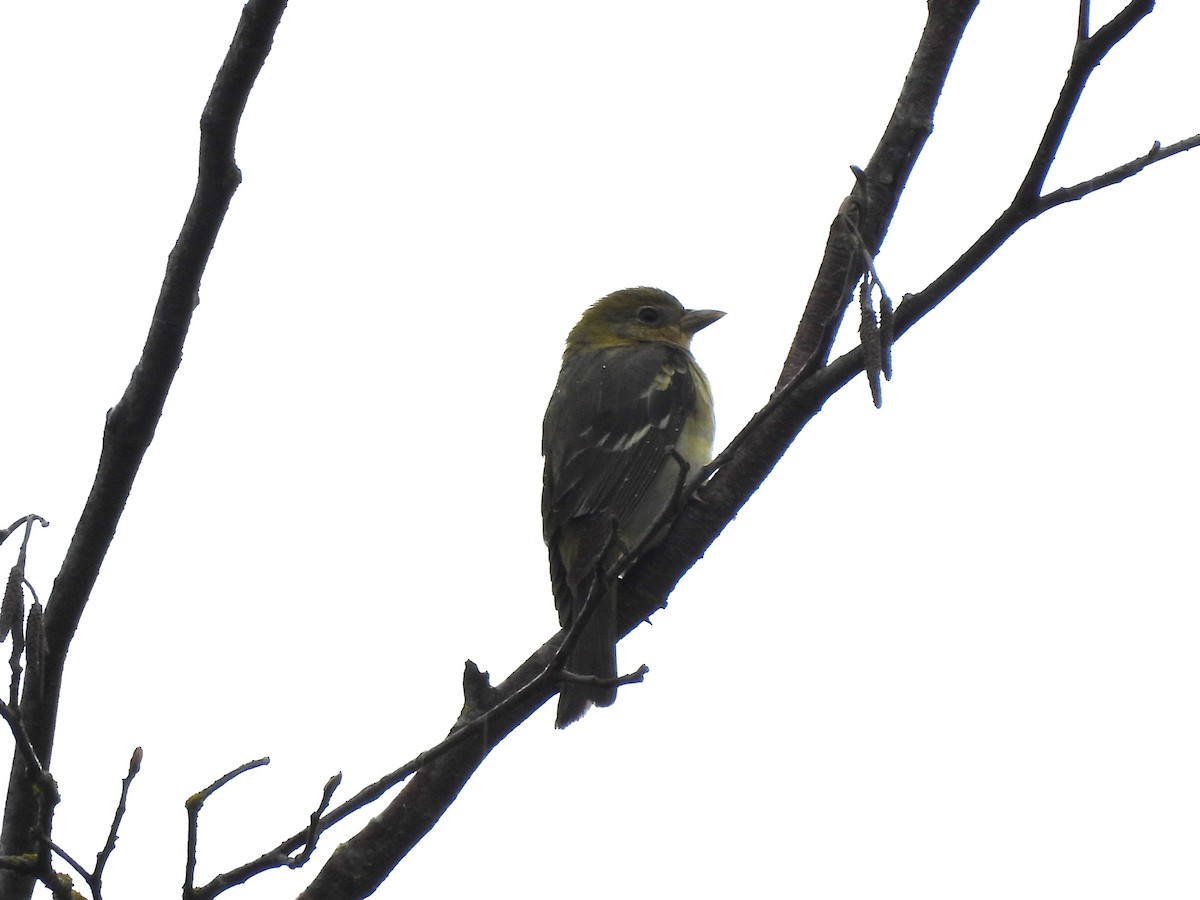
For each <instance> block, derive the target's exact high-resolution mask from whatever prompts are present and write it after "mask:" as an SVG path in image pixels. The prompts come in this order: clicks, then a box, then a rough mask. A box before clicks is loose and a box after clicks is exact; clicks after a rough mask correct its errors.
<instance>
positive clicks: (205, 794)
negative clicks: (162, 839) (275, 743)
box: [183, 756, 271, 900]
mask: <svg viewBox="0 0 1200 900" xmlns="http://www.w3.org/2000/svg"><path fill="white" fill-rule="evenodd" d="M270 762H271V759H270V757H267V756H264V757H262V758H261V759H252V760H250V761H249V762H245V763H242V764H241V765H240V766H238V767H237V768H236V769H233V770H232V771H229V772H226V773H225V774H224V775H222V776H221V777H220V778H218V779H217V780H216V781H214V782H213V783H212V784H210V785H209V786H208V787H206V788H204V789H203V790H201V791H197V792H196V793H194V794H192V796H190V797H188V798H187V801H186V802H185V803H184V804H183V805H184V807H185V808H186V809H187V814H188V835H187V861H186V863H185V869H184V876H183V896H184V900H191V898H193V897H198V896H203V895H202V894H198V893H197V892H196V891H195V889H194V885H195V883H196V843H197V840H198V833H199V830H200V810H201V809H202V808H203V807H204V803H205V801H206V800H208V798H209V797H211V796H212V795H213V794H215V793H216V792H217V791H219V790H220V789H221V788H223V787H225V785H227V784H229V782H231V781H233V779H235V778H237V777H238V776H239V775H241V774H243V773H245V772H249V771H250V770H251V769H257V768H259V767H261V766H266V765H269V764H270Z"/></svg>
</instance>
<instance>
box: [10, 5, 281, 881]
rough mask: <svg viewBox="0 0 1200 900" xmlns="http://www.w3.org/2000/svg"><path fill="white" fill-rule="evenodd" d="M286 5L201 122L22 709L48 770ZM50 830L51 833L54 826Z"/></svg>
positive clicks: (21, 797)
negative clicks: (85, 629)
mask: <svg viewBox="0 0 1200 900" xmlns="http://www.w3.org/2000/svg"><path fill="white" fill-rule="evenodd" d="M286 5H287V2H286V0H249V2H248V3H246V5H245V7H244V9H243V10H242V15H241V20H240V21H239V23H238V27H237V31H236V33H235V34H234V38H233V42H232V44H231V46H230V48H229V52H228V53H227V54H226V56H225V60H224V62H223V63H222V65H221V69H220V71H219V73H218V74H217V78H216V81H215V83H214V85H213V90H212V93H211V94H210V95H209V98H208V103H207V104H206V106H205V108H204V112H203V114H202V116H201V120H200V165H199V177H198V179H197V183H196V191H195V194H194V196H193V197H192V203H191V207H190V208H189V209H188V212H187V216H186V217H185V219H184V223H183V228H182V230H181V232H180V235H179V239H178V241H177V242H176V244H175V247H174V249H173V250H172V251H171V254H170V257H169V258H168V261H167V270H166V275H165V277H164V279H163V284H162V289H161V292H160V294H159V298H158V305H157V307H156V309H155V311H154V317H153V320H152V321H151V325H150V331H149V334H148V335H147V337H146V344H145V347H144V348H143V350H142V356H141V359H140V360H139V361H138V364H137V367H136V368H135V369H134V372H133V376H132V378H131V379H130V381H129V386H128V387H127V388H126V389H125V393H124V395H123V396H122V397H121V399H120V401H119V402H118V403H117V405H116V406H114V407H113V408H112V409H111V410H109V413H108V417H107V420H106V422H105V426H104V440H103V446H102V449H101V453H100V463H99V466H98V468H97V471H96V477H95V480H94V481H93V484H92V489H91V493H90V494H89V496H88V499H87V502H86V504H85V506H84V509H83V512H82V514H81V515H80V519H79V523H78V525H77V526H76V529H75V533H74V535H73V537H72V539H71V544H70V547H69V548H68V550H67V553H66V556H65V557H64V559H63V564H62V567H61V569H60V570H59V573H58V577H57V578H56V579H55V582H54V589H53V591H52V592H51V595H50V599H49V601H48V602H47V604H46V621H45V625H46V629H45V633H46V639H47V649H48V653H47V659H46V667H45V671H44V673H43V683H42V685H41V688H42V689H41V691H40V692H39V693H38V694H36V695H35V694H33V693H31V692H30V691H28V690H27V691H26V696H25V697H24V698H23V700H22V710H21V713H22V718H23V721H24V723H25V726H26V728H27V729H28V732H29V735H30V738H31V740H32V743H33V747H34V748H35V749H36V752H37V755H38V757H39V758H40V759H41V760H42V762H43V764H45V765H49V761H50V756H51V751H52V748H53V743H54V730H55V724H56V718H57V713H58V700H59V694H60V691H61V686H62V673H63V666H64V663H65V660H66V655H67V650H68V648H69V646H70V643H71V639H72V637H73V636H74V633H75V629H76V628H77V627H78V625H79V620H80V617H81V616H82V614H83V609H84V607H85V605H86V604H87V601H88V598H89V597H90V595H91V592H92V587H93V586H94V585H95V583H96V578H97V577H98V575H99V572H100V566H101V564H102V563H103V561H104V557H105V555H106V554H107V552H108V548H109V546H110V545H111V543H112V540H113V536H114V534H115V532H116V528H117V522H118V521H119V519H120V517H121V513H122V510H123V509H124V507H125V503H126V501H127V500H128V498H129V492H130V489H131V487H132V485H133V480H134V477H135V475H136V474H137V471H138V468H139V466H140V465H141V461H142V457H143V456H144V454H145V452H146V449H147V447H149V445H150V442H151V440H152V439H153V437H154V431H155V428H156V426H157V424H158V421H159V419H160V418H161V416H162V411H163V404H164V403H165V401H166V397H167V392H168V391H169V390H170V387H171V383H172V381H173V379H174V376H175V372H176V371H177V370H178V368H179V364H180V361H181V358H182V353H183V343H184V339H185V338H186V337H187V332H188V327H189V325H190V323H191V318H192V313H193V310H194V309H195V307H196V305H197V303H198V302H199V289H200V280H201V276H202V275H203V273H204V269H205V266H206V265H207V263H208V258H209V255H210V254H211V252H212V248H213V244H214V242H215V241H216V237H217V232H218V231H219V229H220V227H221V223H222V222H223V220H224V218H225V213H226V211H227V210H228V208H229V203H230V200H231V199H232V197H233V193H234V191H235V190H236V189H237V186H238V183H239V182H240V180H241V174H240V172H239V171H238V169H237V166H236V164H235V162H234V146H235V144H236V140H237V132H238V125H239V123H240V121H241V117H242V113H243V111H244V110H245V107H246V100H247V98H248V97H249V95H250V90H251V88H252V87H253V86H254V82H255V80H256V79H257V77H258V73H259V72H260V71H261V70H262V66H263V64H264V62H265V61H266V58H267V54H268V53H269V52H270V49H271V42H272V39H273V36H274V34H275V30H276V27H277V26H278V24H279V21H280V19H281V18H282V16H283V11H284V9H285V8H286ZM24 779H25V772H24V762H23V760H21V759H14V762H13V767H12V770H11V772H10V775H9V786H8V797H7V802H6V806H5V815H4V827H3V832H2V834H0V855H19V854H21V853H27V852H30V851H31V850H32V849H33V848H32V845H31V843H30V841H31V837H30V835H31V829H32V827H33V826H34V824H35V822H37V819H38V812H37V801H36V799H35V798H34V797H32V796H31V794H30V792H29V791H28V790H27V788H26V786H25V782H24ZM45 824H46V828H47V831H48V830H49V823H48V822H47V823H45ZM32 887H33V885H32V882H31V881H30V880H29V879H27V878H22V877H20V876H17V875H13V873H11V872H0V896H3V897H5V898H11V900H16V898H19V897H27V896H28V895H29V894H30V892H31V891H32Z"/></svg>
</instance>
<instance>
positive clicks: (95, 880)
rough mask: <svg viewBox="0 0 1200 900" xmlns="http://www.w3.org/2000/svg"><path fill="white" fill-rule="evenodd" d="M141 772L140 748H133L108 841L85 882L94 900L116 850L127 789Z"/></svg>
mask: <svg viewBox="0 0 1200 900" xmlns="http://www.w3.org/2000/svg"><path fill="white" fill-rule="evenodd" d="M141 770H142V748H141V747H135V748H134V750H133V754H132V755H131V756H130V757H129V771H128V773H126V775H125V777H124V778H122V779H121V799H120V800H118V801H117V808H116V810H115V811H114V812H113V820H112V825H111V826H110V827H109V829H108V840H106V841H105V842H104V847H103V848H102V849H101V850H100V852H99V853H97V854H96V868H95V869H94V870H93V871H92V873H91V874H90V875H89V876H87V882H88V885H89V886H90V887H91V889H92V895H93V896H94V898H95V900H100V884H101V882H102V881H103V880H104V867H105V866H107V865H108V860H109V857H111V856H112V855H113V851H114V850H116V849H117V832H118V831H119V830H120V828H121V820H122V819H124V818H125V803H126V801H128V799H129V788H130V786H131V785H132V784H133V779H134V778H136V777H137V774H138V772H140V771H141Z"/></svg>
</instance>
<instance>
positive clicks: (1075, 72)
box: [1013, 0, 1154, 205]
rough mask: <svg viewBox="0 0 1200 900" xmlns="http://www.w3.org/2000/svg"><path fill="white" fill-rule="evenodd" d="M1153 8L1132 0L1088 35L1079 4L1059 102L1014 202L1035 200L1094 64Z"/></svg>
mask: <svg viewBox="0 0 1200 900" xmlns="http://www.w3.org/2000/svg"><path fill="white" fill-rule="evenodd" d="M1152 9H1154V0H1133V2H1131V3H1130V4H1129V5H1128V6H1126V7H1125V8H1124V9H1123V10H1121V11H1120V12H1119V13H1117V14H1116V16H1114V17H1113V19H1112V21H1111V22H1109V23H1108V24H1107V25H1105V26H1104V27H1103V28H1101V29H1100V30H1099V31H1097V32H1096V34H1095V35H1094V36H1092V37H1087V36H1086V30H1087V23H1086V19H1087V16H1088V5H1087V4H1086V3H1085V4H1083V5H1082V6H1081V7H1080V18H1081V23H1080V28H1079V32H1078V36H1077V37H1076V40H1075V52H1074V53H1073V54H1072V56H1071V66H1070V68H1069V69H1068V70H1067V77H1066V79H1065V80H1064V81H1063V86H1062V90H1061V91H1059V94H1058V102H1057V103H1056V104H1055V106H1054V111H1053V112H1052V113H1050V120H1049V121H1048V122H1047V123H1046V130H1045V131H1044V132H1043V133H1042V140H1041V143H1039V144H1038V148H1037V150H1036V151H1035V152H1034V154H1033V161H1032V162H1031V163H1030V164H1029V171H1028V172H1027V173H1026V175H1025V180H1024V181H1023V182H1022V183H1021V186H1020V187H1019V188H1018V189H1017V195H1016V197H1015V198H1014V200H1013V203H1014V205H1023V204H1031V203H1033V202H1035V200H1036V198H1037V197H1038V195H1039V194H1040V193H1041V191H1042V186H1043V185H1044V184H1045V183H1046V176H1047V175H1049V174H1050V165H1051V164H1052V163H1053V162H1054V155H1055V154H1056V153H1057V152H1058V148H1059V147H1060V146H1061V145H1062V140H1063V136H1064V135H1065V134H1066V133H1067V125H1068V124H1070V122H1071V116H1073V115H1074V114H1075V107H1077V106H1078V105H1079V98H1080V97H1082V96H1083V89H1084V88H1085V87H1086V86H1087V82H1088V78H1089V77H1091V74H1092V72H1093V71H1095V69H1096V66H1098V65H1100V62H1101V60H1103V59H1104V57H1105V56H1107V55H1108V51H1109V50H1111V49H1112V48H1113V47H1115V46H1116V45H1117V44H1118V43H1119V42H1120V41H1121V39H1122V38H1124V37H1125V36H1126V35H1128V34H1129V32H1130V31H1132V30H1133V27H1134V26H1135V25H1137V23H1138V22H1140V21H1141V20H1142V19H1143V18H1145V17H1146V16H1147V15H1149V13H1150V11H1151V10H1152Z"/></svg>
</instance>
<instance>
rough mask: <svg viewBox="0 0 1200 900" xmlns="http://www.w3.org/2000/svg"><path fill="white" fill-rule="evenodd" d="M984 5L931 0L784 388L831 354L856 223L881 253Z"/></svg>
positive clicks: (843, 212)
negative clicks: (960, 52)
mask: <svg viewBox="0 0 1200 900" xmlns="http://www.w3.org/2000/svg"><path fill="white" fill-rule="evenodd" d="M976 4H977V0H930V3H929V18H928V19H927V20H926V23H925V30H924V32H923V33H922V34H921V42H920V44H919V45H918V46H917V52H916V54H915V55H914V56H913V61H912V65H910V66H909V69H908V76H907V77H906V78H905V80H904V87H903V88H902V89H901V91H900V96H899V98H898V99H897V100H896V106H895V108H894V109H893V111H892V117H891V119H890V120H889V122H888V124H887V128H886V129H884V132H883V137H882V138H880V141H879V145H878V146H877V147H876V148H875V153H874V154H873V155H872V156H871V161H870V162H868V163H867V167H866V169H865V170H864V171H863V174H862V176H861V177H859V178H858V179H857V180H856V183H855V185H854V189H853V190H852V191H851V192H850V194H849V196H847V197H846V199H845V201H843V203H842V207H841V209H840V210H839V211H838V215H837V216H835V217H834V220H833V224H831V225H830V226H829V239H828V241H827V242H826V244H825V255H824V256H823V257H822V259H821V267H820V269H819V270H818V272H817V279H816V281H815V283H814V284H813V287H812V291H811V292H810V293H809V297H808V303H807V304H806V305H805V307H804V315H803V317H802V318H801V319H800V326H799V327H798V328H797V329H796V336H795V338H794V339H793V341H792V347H791V350H789V351H788V355H787V359H786V360H785V361H784V364H783V370H782V371H781V373H780V375H779V382H778V384H777V385H776V388H775V389H776V390H779V389H780V388H782V387H783V386H784V385H785V384H787V383H788V382H789V381H791V380H792V379H793V378H795V377H796V375H797V374H799V373H800V371H801V370H802V369H804V368H805V367H806V366H809V365H822V364H824V362H825V360H827V359H828V358H829V351H830V349H831V348H832V347H833V339H834V336H835V335H836V334H837V330H838V326H839V325H840V324H841V321H842V316H843V315H844V314H845V311H846V308H847V306H848V305H849V303H850V300H851V296H852V291H853V289H854V285H855V284H856V283H857V281H858V279H859V276H860V275H861V274H862V272H863V268H862V257H861V253H860V245H859V237H858V235H856V234H855V232H854V228H853V227H851V224H856V225H857V230H858V234H859V235H861V236H862V238H861V239H862V241H865V242H866V245H867V249H868V250H869V252H870V255H871V256H874V255H875V254H877V253H878V252H879V247H880V245H881V244H882V243H883V238H884V235H885V234H886V233H887V229H888V226H889V225H890V224H891V221H892V217H893V216H894V215H895V212H896V206H897V204H899V202H900V194H901V193H902V192H903V190H904V187H905V185H906V184H907V183H908V176H909V175H910V174H911V172H912V169H913V166H914V165H915V164H916V161H917V157H918V156H919V155H920V153H921V150H922V149H923V148H924V146H925V141H926V139H928V137H929V135H930V134H931V133H932V132H933V114H934V111H935V110H936V109H937V102H938V98H939V97H940V96H941V93H942V88H943V86H944V85H945V83H946V77H947V75H949V73H950V64H951V63H952V62H953V61H954V54H955V52H956V51H957V50H958V45H959V43H960V42H961V41H962V36H963V31H964V30H965V29H966V27H967V22H968V21H970V18H971V14H972V13H973V12H974V11H975V6H976ZM764 475H765V473H764Z"/></svg>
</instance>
